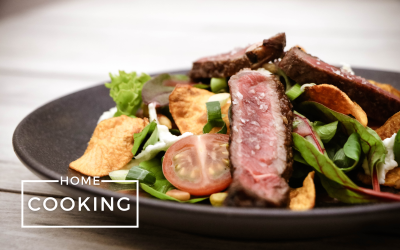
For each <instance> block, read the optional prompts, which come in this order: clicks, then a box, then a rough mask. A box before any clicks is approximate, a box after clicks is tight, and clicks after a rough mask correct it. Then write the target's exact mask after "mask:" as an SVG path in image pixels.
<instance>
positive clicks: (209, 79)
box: [70, 33, 400, 210]
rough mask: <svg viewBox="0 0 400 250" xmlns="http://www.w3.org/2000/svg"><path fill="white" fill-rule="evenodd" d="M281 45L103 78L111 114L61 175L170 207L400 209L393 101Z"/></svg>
mask: <svg viewBox="0 0 400 250" xmlns="http://www.w3.org/2000/svg"><path fill="white" fill-rule="evenodd" d="M285 45H286V36H285V34H284V33H280V34H278V35H276V36H273V37H271V38H269V39H265V40H263V41H262V42H258V43H255V44H252V45H249V46H247V47H245V48H241V49H235V50H233V51H231V52H228V53H225V54H220V55H216V56H210V57H204V58H201V59H199V60H197V61H195V62H194V63H193V67H192V70H191V71H190V73H189V75H171V74H161V75H158V76H154V77H150V76H149V75H147V74H145V73H142V74H138V73H136V72H130V73H127V72H125V71H120V72H119V74H117V75H113V74H110V77H111V81H110V82H109V83H106V84H105V87H107V88H108V89H110V96H111V97H112V98H113V100H114V101H115V107H113V108H111V109H110V110H108V111H104V113H103V114H102V115H101V116H100V117H99V121H98V125H97V127H96V128H95V130H94V133H93V135H92V138H91V140H90V141H89V143H88V147H87V149H86V151H85V153H84V154H83V156H82V157H81V158H79V159H77V160H75V161H73V162H71V163H70V168H72V169H74V170H76V171H78V172H81V173H83V174H85V175H88V176H100V177H105V178H106V177H107V176H108V177H109V178H111V179H113V180H117V181H118V182H117V183H119V184H124V185H128V183H129V182H124V180H139V183H140V189H141V191H142V192H145V193H148V194H149V195H151V196H153V197H155V198H157V199H161V200H168V201H174V202H181V203H197V202H202V203H209V204H211V205H213V206H241V207H282V208H290V209H292V210H308V209H312V208H313V207H315V206H316V204H317V206H318V204H323V202H322V203H321V202H319V201H320V200H324V201H326V202H327V203H329V204H359V203H376V202H397V201H400V195H398V194H397V193H398V189H400V167H399V166H398V162H399V161H400V135H399V133H398V131H399V130H400V112H399V111H400V91H398V90H396V89H395V88H393V87H392V86H391V85H388V84H383V83H378V82H375V81H373V80H366V79H364V78H361V77H359V76H355V75H354V72H353V71H352V69H351V67H350V66H349V65H347V64H344V65H343V67H342V68H336V67H334V66H332V65H329V64H327V63H325V62H323V61H321V60H320V59H319V58H316V57H313V56H311V55H309V54H307V53H306V51H305V50H304V49H303V48H301V47H298V46H296V47H293V48H291V49H290V50H288V51H284V48H285ZM378 111H379V112H378Z"/></svg>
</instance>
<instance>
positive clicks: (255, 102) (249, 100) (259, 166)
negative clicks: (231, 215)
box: [225, 69, 293, 207]
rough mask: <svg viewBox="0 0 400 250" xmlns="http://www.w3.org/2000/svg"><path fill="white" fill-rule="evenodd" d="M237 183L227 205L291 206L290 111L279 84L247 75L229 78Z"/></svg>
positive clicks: (260, 74)
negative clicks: (289, 182) (289, 183)
mask: <svg viewBox="0 0 400 250" xmlns="http://www.w3.org/2000/svg"><path fill="white" fill-rule="evenodd" d="M229 87H230V92H231V98H232V116H231V119H232V122H231V137H230V144H229V153H230V156H229V157H230V162H231V165H232V174H233V182H232V184H231V186H230V188H229V190H228V197H227V199H226V200H225V204H226V205H228V206H246V207H253V206H257V207H271V206H272V207H282V206H286V205H287V203H288V201H289V186H288V184H287V181H288V179H289V177H290V175H291V171H292V164H293V154H292V135H291V132H292V122H293V113H292V105H291V103H290V101H289V100H288V98H287V97H286V95H285V91H284V88H283V85H282V83H281V82H280V81H279V78H278V77H276V76H274V75H271V74H270V73H269V72H268V71H266V70H258V71H253V70H250V69H244V70H242V71H240V72H239V73H238V74H236V75H234V76H232V77H231V79H230V80H229Z"/></svg>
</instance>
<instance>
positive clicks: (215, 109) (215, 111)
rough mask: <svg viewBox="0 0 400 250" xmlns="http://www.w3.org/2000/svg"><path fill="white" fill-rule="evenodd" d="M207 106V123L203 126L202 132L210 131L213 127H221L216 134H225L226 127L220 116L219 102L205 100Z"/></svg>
mask: <svg viewBox="0 0 400 250" xmlns="http://www.w3.org/2000/svg"><path fill="white" fill-rule="evenodd" d="M206 106H207V124H206V125H204V127H203V133H204V134H207V133H210V131H211V129H213V128H214V127H221V130H219V131H218V132H217V134H226V132H227V131H228V129H227V128H226V124H225V122H224V120H222V116H221V104H220V103H219V102H218V101H217V102H206Z"/></svg>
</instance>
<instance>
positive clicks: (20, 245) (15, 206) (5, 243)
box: [0, 192, 399, 250]
mask: <svg viewBox="0 0 400 250" xmlns="http://www.w3.org/2000/svg"><path fill="white" fill-rule="evenodd" d="M31 197H33V196H30V195H26V196H25V201H27V200H28V199H30V198H31ZM35 197H36V196H35ZM40 198H41V199H42V200H43V198H46V197H40ZM0 200H1V201H2V202H0V221H1V226H0V240H2V241H1V242H2V243H1V246H2V248H4V249H54V248H57V249H176V250H179V249H222V250H224V249H226V250H236V249H240V250H241V249H282V250H285V249H326V250H330V249H335V250H337V249H359V248H362V249H366V250H368V249H373V250H376V249H398V244H399V239H398V235H395V234H394V233H393V232H392V233H391V234H377V233H363V234H361V233H360V234H351V235H344V236H341V237H331V238H323V239H314V240H301V241H270V242H268V241H239V240H234V241H232V240H225V239H217V238H205V237H202V236H197V235H191V234H186V233H181V232H177V231H172V230H168V229H164V228H161V227H155V226H151V225H147V224H145V223H140V227H139V229H31V228H27V229H23V228H21V207H20V195H17V194H13V193H1V192H0ZM57 200H58V202H59V201H60V199H57ZM25 213H29V212H28V211H25ZM24 219H25V220H30V221H28V222H29V223H30V224H29V225H63V224H64V225H65V223H80V224H87V225H90V224H92V223H93V222H94V221H97V222H101V223H110V224H119V223H124V222H126V221H125V220H124V219H121V218H117V217H113V216H104V215H102V214H99V213H95V212H78V211H71V212H65V211H60V210H59V209H56V210H55V211H53V212H43V211H42V212H40V213H36V214H35V213H34V212H30V214H25V216H24ZM188 223H190V222H188Z"/></svg>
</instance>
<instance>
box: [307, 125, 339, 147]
mask: <svg viewBox="0 0 400 250" xmlns="http://www.w3.org/2000/svg"><path fill="white" fill-rule="evenodd" d="M337 125H338V121H334V122H331V123H329V124H324V123H322V122H319V121H316V122H314V123H313V128H314V130H315V132H317V134H318V135H319V137H320V138H321V141H322V142H323V143H328V142H329V141H330V140H331V139H332V138H333V137H334V136H335V133H336V129H337Z"/></svg>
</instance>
